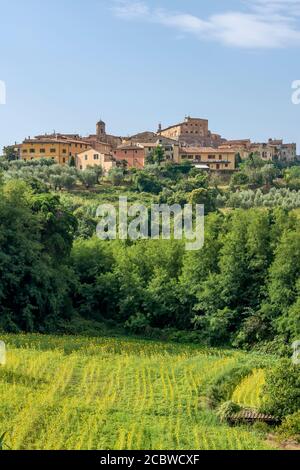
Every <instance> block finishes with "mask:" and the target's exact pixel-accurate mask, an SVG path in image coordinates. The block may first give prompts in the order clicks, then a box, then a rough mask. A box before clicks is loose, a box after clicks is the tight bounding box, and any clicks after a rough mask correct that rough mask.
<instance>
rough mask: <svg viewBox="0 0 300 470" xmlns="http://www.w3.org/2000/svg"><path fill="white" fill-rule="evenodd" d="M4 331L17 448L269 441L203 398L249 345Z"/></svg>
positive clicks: (4, 425) (2, 402)
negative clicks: (220, 415) (226, 347)
mask: <svg viewBox="0 0 300 470" xmlns="http://www.w3.org/2000/svg"><path fill="white" fill-rule="evenodd" d="M1 339H4V340H5V341H6V342H7V345H8V358H7V359H8V361H7V365H6V366H5V367H2V368H0V434H1V433H2V432H4V431H7V432H8V434H7V438H6V443H7V445H9V446H10V447H11V448H12V449H103V450H106V449H119V450H123V449H157V450H158V449H163V450H165V449H172V450H173V449H263V448H265V447H266V445H265V444H264V442H263V438H262V437H261V436H260V435H259V434H256V433H255V432H254V431H253V430H249V429H246V428H230V427H227V426H226V425H220V424H219V422H218V420H217V418H216V417H215V415H214V413H213V412H212V411H210V410H209V409H207V408H206V407H205V406H203V403H202V402H203V399H204V395H205V389H206V388H207V385H208V384H209V383H210V381H211V380H213V379H214V378H215V377H217V376H218V374H223V373H224V371H225V370H226V368H230V367H232V366H233V365H234V364H235V363H237V361H240V360H241V358H242V359H243V358H244V356H245V357H246V356H247V355H246V354H244V353H240V352H231V351H221V350H212V349H210V350H206V349H200V348H199V347H196V346H186V345H176V344H172V343H156V342H145V341H140V340H138V341H137V340H127V339H106V338H103V339H86V338H68V337H65V338H63V337H54V336H53V337H50V336H45V337H43V336H38V335H27V336H25V335H16V336H11V335H4V336H2V337H1ZM251 358H252V359H253V358H254V356H251ZM245 385H246V383H245V382H244V383H243V384H242V386H241V388H240V391H239V399H241V400H242V397H241V395H242V393H245V395H247V393H248V392H247V387H246V386H245ZM252 387H253V384H251V381H250V389H252Z"/></svg>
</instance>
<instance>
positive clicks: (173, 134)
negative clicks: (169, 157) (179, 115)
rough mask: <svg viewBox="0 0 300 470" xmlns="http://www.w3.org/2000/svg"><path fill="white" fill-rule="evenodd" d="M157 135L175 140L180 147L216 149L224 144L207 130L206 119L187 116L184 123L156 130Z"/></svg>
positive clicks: (222, 140)
mask: <svg viewBox="0 0 300 470" xmlns="http://www.w3.org/2000/svg"><path fill="white" fill-rule="evenodd" d="M158 134H159V135H161V136H163V137H167V138H170V139H174V140H177V141H178V142H179V144H180V145H181V146H186V147H188V146H190V147H193V146H194V147H195V146H202V147H218V146H219V145H221V144H223V143H224V142H226V140H225V139H223V138H222V137H221V136H220V135H219V134H214V133H212V132H211V131H210V130H209V128H208V120H207V119H199V118H192V117H190V116H187V117H186V118H185V120H184V122H180V123H179V124H175V125H173V126H170V127H167V128H165V129H162V128H161V126H160V127H159V129H158Z"/></svg>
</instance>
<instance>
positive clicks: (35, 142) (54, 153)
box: [18, 134, 90, 165]
mask: <svg viewBox="0 0 300 470" xmlns="http://www.w3.org/2000/svg"><path fill="white" fill-rule="evenodd" d="M18 148H19V156H20V159H21V160H24V161H29V160H35V159H41V158H48V159H52V160H54V161H55V162H56V163H59V164H60V165H66V164H69V162H70V160H71V158H72V157H73V158H74V159H76V155H77V154H78V153H79V152H82V151H83V150H87V149H89V148H90V145H89V144H88V143H87V142H86V141H84V140H83V139H81V138H80V137H78V138H75V137H74V136H72V137H69V136H64V135H62V134H56V135H49V136H47V135H44V136H37V137H35V138H33V139H31V138H28V139H25V140H24V141H23V143H22V144H21V145H19V146H18Z"/></svg>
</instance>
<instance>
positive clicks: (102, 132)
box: [96, 119, 106, 140]
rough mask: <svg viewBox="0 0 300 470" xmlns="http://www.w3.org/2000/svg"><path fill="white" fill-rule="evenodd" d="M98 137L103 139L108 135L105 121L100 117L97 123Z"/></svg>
mask: <svg viewBox="0 0 300 470" xmlns="http://www.w3.org/2000/svg"><path fill="white" fill-rule="evenodd" d="M96 134H97V139H98V140H102V139H103V138H104V137H105V136H106V129H105V122H104V121H102V119H100V121H99V122H97V125H96Z"/></svg>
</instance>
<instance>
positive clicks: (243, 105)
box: [0, 0, 300, 153]
mask: <svg viewBox="0 0 300 470" xmlns="http://www.w3.org/2000/svg"><path fill="white" fill-rule="evenodd" d="M0 6H1V18H2V22H1V29H0V80H2V81H5V83H6V89H7V102H6V105H0V147H1V148H2V146H3V145H5V144H10V143H14V141H21V140H23V139H24V138H25V137H26V136H29V135H30V136H33V135H36V134H39V133H43V132H51V131H53V130H56V131H57V132H78V133H80V134H83V135H84V134H88V133H93V132H94V127H95V122H96V121H97V120H98V119H99V118H100V117H101V118H102V119H104V120H105V121H106V123H107V128H108V131H109V132H111V133H114V134H117V135H128V134H132V133H136V132H139V131H142V130H145V129H147V130H156V128H157V125H158V123H159V122H160V121H161V122H162V124H163V125H164V126H167V125H170V124H172V123H175V122H178V121H181V120H182V119H183V118H184V116H185V115H186V114H190V115H192V116H197V117H203V118H207V119H209V121H210V128H211V130H213V131H214V132H218V133H220V134H222V135H223V136H224V137H227V138H248V137H250V138H252V139H253V140H254V141H263V140H266V139H267V138H269V137H277V138H279V137H280V138H284V139H285V140H286V141H296V142H297V143H298V146H299V149H300V125H299V124H300V105H299V106H295V105H293V104H292V102H291V94H292V90H291V84H292V82H293V81H294V80H297V79H300V70H299V68H300V67H299V65H300V63H299V52H300V0H249V1H248V0H230V1H226V0H209V1H208V0H184V1H183V0H180V1H179V0H162V1H157V0H145V1H137V0H132V1H129V0H128V1H127V0H120V1H114V0H85V1H83V0H51V1H50V0H43V1H41V0H26V2H24V0H10V1H9V2H6V1H4V0H0ZM298 153H300V150H299V152H298Z"/></svg>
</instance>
